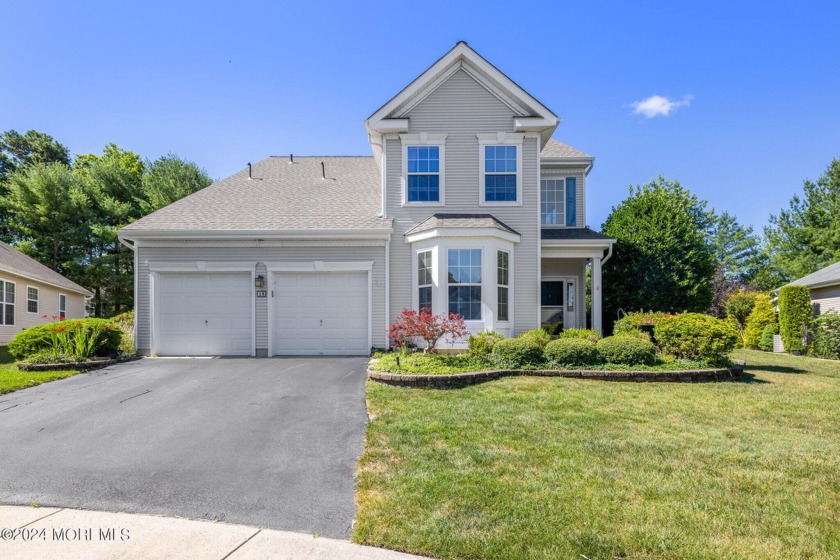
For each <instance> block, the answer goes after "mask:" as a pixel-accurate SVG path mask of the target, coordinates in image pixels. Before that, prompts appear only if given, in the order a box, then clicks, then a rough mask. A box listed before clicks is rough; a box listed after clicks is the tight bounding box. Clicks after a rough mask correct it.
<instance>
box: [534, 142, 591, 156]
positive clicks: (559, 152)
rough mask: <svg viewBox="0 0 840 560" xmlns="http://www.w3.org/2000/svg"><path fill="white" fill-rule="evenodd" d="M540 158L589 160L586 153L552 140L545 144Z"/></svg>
mask: <svg viewBox="0 0 840 560" xmlns="http://www.w3.org/2000/svg"><path fill="white" fill-rule="evenodd" d="M540 157H544V158H591V157H592V156H590V155H589V154H587V153H584V152H581V151H580V150H578V149H576V148H572V147H571V146H568V145H566V144H564V143H562V142H558V141H557V140H555V139H554V138H549V139H548V142H546V144H545V148H543V150H542V152H540Z"/></svg>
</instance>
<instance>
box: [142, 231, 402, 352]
mask: <svg viewBox="0 0 840 560" xmlns="http://www.w3.org/2000/svg"><path fill="white" fill-rule="evenodd" d="M329 243H330V244H331V245H332V246H324V245H325V244H319V246H312V247H300V246H286V247H283V246H262V247H256V246H247V245H244V244H241V243H240V244H235V243H233V244H227V245H226V244H224V243H216V244H214V246H212V247H210V246H195V245H199V244H194V245H193V246H190V242H187V245H186V246H184V245H183V244H182V243H179V244H178V246H147V245H143V244H142V243H141V244H140V245H139V246H138V247H137V269H136V272H135V274H136V275H137V294H136V300H135V301H136V306H135V313H136V318H135V321H136V324H137V348H138V351H141V352H145V353H148V351H149V350H150V348H151V305H150V295H151V294H150V288H149V263H150V262H155V263H163V262H170V263H177V262H191V261H208V262H214V261H215V262H257V267H256V269H255V272H256V273H257V274H266V266H265V263H268V262H272V263H274V262H310V261H316V260H321V261H373V262H374V264H373V272H372V298H373V301H372V318H371V320H372V324H371V328H372V341H373V345H374V346H376V347H382V348H384V347H385V346H386V345H387V341H386V336H385V331H386V322H385V247H384V245H383V244H381V242H375V241H372V242H370V243H369V244H368V246H360V243H359V242H355V243H353V242H347V243H343V242H342V241H338V240H336V241H331V242H329ZM299 244H300V243H299V242H298V243H295V245H299ZM373 244H377V245H376V246H370V245H373ZM204 245H207V243H204ZM267 289H268V290H269V296H270V295H271V294H270V290H271V287H270V286H269V287H268V288H267ZM269 299H270V297H268V298H255V301H256V309H255V317H256V332H255V339H256V351H257V352H256V353H257V355H258V356H259V355H265V354H266V351H267V349H268V305H269Z"/></svg>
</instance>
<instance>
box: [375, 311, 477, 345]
mask: <svg viewBox="0 0 840 560" xmlns="http://www.w3.org/2000/svg"><path fill="white" fill-rule="evenodd" d="M467 334H468V331H467V327H466V325H464V318H463V317H461V316H460V315H458V314H457V313H449V314H446V313H441V314H440V315H432V314H431V310H430V309H429V308H428V307H424V308H422V309H421V310H420V311H419V312H417V311H414V310H413V309H403V311H402V314H401V315H400V318H399V319H398V320H397V321H394V322H393V323H392V324H391V326H390V327H388V338H389V339H390V340H391V347H392V348H395V349H396V348H404V347H405V346H406V345H407V344H408V343H409V342H412V341H413V339H418V338H419V339H423V340H424V341H425V342H426V348H424V352H433V351H434V350H435V345H436V344H437V343H438V341H439V340H440V339H441V338H444V337H445V338H446V339H447V340H449V342H450V343H451V342H454V341H455V340H456V339H459V338H463V337H465V336H467Z"/></svg>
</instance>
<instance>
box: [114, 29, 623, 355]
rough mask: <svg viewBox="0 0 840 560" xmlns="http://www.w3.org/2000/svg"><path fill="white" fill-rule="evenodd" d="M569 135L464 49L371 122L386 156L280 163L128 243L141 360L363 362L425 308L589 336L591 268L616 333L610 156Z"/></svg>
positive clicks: (208, 195)
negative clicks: (394, 327) (596, 215)
mask: <svg viewBox="0 0 840 560" xmlns="http://www.w3.org/2000/svg"><path fill="white" fill-rule="evenodd" d="M559 122H560V119H559V118H558V117H557V116H556V115H555V114H554V113H552V112H551V111H550V110H549V109H547V108H546V107H545V106H543V105H542V104H541V103H540V102H539V101H537V100H536V99H534V98H533V97H532V96H531V95H530V94H528V93H527V92H526V91H524V90H523V89H522V88H520V87H519V86H518V85H517V84H516V83H514V82H513V81H511V80H510V79H509V78H508V77H507V76H505V75H504V74H502V73H501V72H500V71H499V70H497V69H496V68H495V67H494V66H492V65H491V64H490V63H488V62H487V61H486V60H484V59H483V58H482V57H481V56H479V55H478V54H477V53H476V52H475V51H473V50H472V49H471V48H470V47H469V46H467V44H466V43H463V42H461V43H458V44H457V45H456V46H455V47H454V48H453V49H452V50H451V51H449V52H448V53H447V54H445V55H444V56H443V57H442V58H441V59H439V60H438V61H437V62H436V63H435V64H434V65H432V66H431V67H430V68H429V69H428V70H426V71H425V72H424V73H423V74H421V75H420V76H419V77H418V78H417V79H416V80H414V81H413V82H412V83H411V84H409V85H408V86H407V87H406V88H405V89H403V90H402V91H401V92H400V93H399V94H397V96H396V97H394V98H393V99H391V100H390V101H389V102H388V103H386V104H385V105H384V106H382V107H381V108H380V109H378V110H377V111H376V112H375V113H374V114H373V115H372V116H371V117H370V118H368V119H367V120H366V121H365V128H366V131H367V134H368V138H369V141H370V145H371V148H372V151H373V157H292V156H289V157H270V158H268V159H265V160H263V161H261V162H259V163H257V164H255V165H254V166H253V168H252V169H251V166H250V164H249V168H248V169H246V170H243V171H240V172H239V173H236V174H235V175H233V176H231V177H228V178H227V179H224V180H222V181H219V182H218V183H215V184H213V185H211V186H209V187H207V188H206V189H203V190H201V191H199V192H197V193H195V194H193V195H191V196H188V197H186V198H184V199H182V200H180V201H178V202H175V203H174V204H172V205H170V206H167V207H166V208H163V209H161V210H158V211H157V212H155V213H153V214H150V215H149V216H146V217H144V218H142V219H140V220H138V221H137V222H134V223H133V224H130V225H129V226H127V227H125V228H124V229H123V230H122V231H121V232H120V238H121V240H122V241H123V242H124V243H126V244H128V245H131V246H133V248H134V251H135V265H136V266H135V310H136V335H135V336H136V347H137V348H138V350H139V351H140V352H142V353H146V354H157V355H205V354H206V355H227V354H230V355H256V356H266V355H268V356H271V355H293V354H300V355H318V354H338V355H340V354H348V355H363V354H367V353H368V352H369V350H370V348H371V347H380V348H384V347H387V344H388V341H387V337H386V329H387V326H388V324H389V323H390V322H392V321H394V320H395V319H396V318H397V317H398V316H399V314H400V313H401V311H402V310H403V308H414V309H418V308H421V307H430V308H431V309H432V311H433V312H434V313H436V314H437V313H443V312H447V311H453V312H456V313H459V314H461V315H462V316H463V317H464V319H465V320H466V324H467V326H468V328H469V329H470V331H472V332H477V331H480V330H483V329H492V330H494V331H497V332H501V333H503V334H505V335H508V336H510V335H515V334H518V333H521V332H523V331H526V330H529V329H533V328H536V327H539V326H540V324H541V323H544V322H545V321H547V320H548V319H549V318H552V317H553V318H555V320H556V319H558V318H562V320H563V323H564V325H565V326H566V327H567V328H568V327H583V326H585V325H586V286H585V284H586V279H585V278H586V267H587V265H591V267H592V316H591V323H592V326H593V327H594V328H595V329H598V330H600V329H601V265H602V263H603V262H604V261H605V260H606V258H608V256H609V254H610V251H611V249H612V243H613V240H612V239H610V238H608V237H606V236H605V235H602V234H600V233H598V232H595V231H592V230H591V229H589V228H587V227H586V204H585V203H586V197H587V192H586V176H587V174H588V173H589V171H590V170H591V169H592V165H593V161H594V158H593V157H592V156H589V155H587V154H585V153H583V152H581V151H578V150H576V149H574V148H571V147H569V146H566V145H564V144H561V143H560V142H557V141H555V140H552V139H551V136H552V134H553V132H554V130H555V129H556V128H557V125H558V124H559ZM460 344H463V342H461V343H460Z"/></svg>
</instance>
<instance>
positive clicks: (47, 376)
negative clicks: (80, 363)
mask: <svg viewBox="0 0 840 560" xmlns="http://www.w3.org/2000/svg"><path fill="white" fill-rule="evenodd" d="M77 373H79V371H78V370H62V371H20V370H18V368H17V366H16V365H15V359H14V358H12V355H11V354H9V351H8V350H7V349H6V347H5V346H0V395H2V394H3V393H9V392H11V391H17V390H18V389H23V388H25V387H32V386H33V385H40V384H41V383H46V382H47V381H55V380H56V379H62V378H64V377H70V376H71V375H76V374H77Z"/></svg>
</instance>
